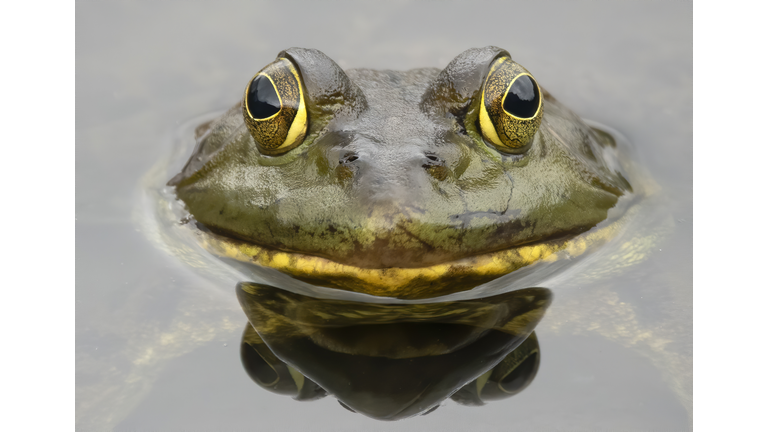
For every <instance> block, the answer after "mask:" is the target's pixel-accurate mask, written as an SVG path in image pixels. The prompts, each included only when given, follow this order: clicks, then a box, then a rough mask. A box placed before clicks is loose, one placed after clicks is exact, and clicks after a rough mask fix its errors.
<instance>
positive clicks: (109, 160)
mask: <svg viewBox="0 0 768 432" xmlns="http://www.w3.org/2000/svg"><path fill="white" fill-rule="evenodd" d="M76 8H77V10H76V13H77V16H76V68H77V71H76V73H77V75H76V158H77V165H76V170H77V171H76V188H77V190H76V211H77V225H76V229H77V231H76V241H77V250H76V264H77V274H76V302H77V306H76V314H77V322H76V356H77V357H76V359H77V366H76V367H77V371H76V373H77V375H76V380H77V381H76V386H77V389H76V407H77V408H76V409H77V412H76V421H77V427H78V429H79V430H111V429H115V430H121V431H122V430H235V429H237V430H240V429H262V428H264V429H268V430H299V429H309V430H360V429H365V430H390V429H406V430H424V429H430V430H437V429H440V430H470V429H471V430H510V429H515V428H518V429H521V430H531V429H535V430H595V429H605V430H619V429H620V430H651V429H652V430H681V429H686V428H688V427H689V424H690V423H689V422H690V420H689V418H690V413H691V401H690V398H691V390H692V389H691V380H690V377H689V375H690V362H691V349H690V344H691V334H692V330H691V324H690V314H691V307H690V300H691V299H690V297H691V290H692V283H691V266H692V260H691V237H692V235H691V221H692V202H691V188H692V103H691V101H692V84H691V82H692V58H691V57H692V56H691V49H692V48H691V46H692V18H691V15H692V11H691V4H690V3H688V2H653V1H642V2H596V1H590V2H572V1H569V2H538V3H530V4H523V3H517V2H491V1H488V2H481V1H474V2H437V1H423V2H389V3H387V4H386V5H384V4H383V3H352V2H306V3H305V2H290V1H282V2H216V3H213V2H211V3H198V2H194V3H192V2H154V3H149V2H147V3H102V2H88V1H79V2H77V5H76ZM485 45H497V46H500V47H502V48H505V49H507V50H508V51H510V53H512V56H513V58H514V59H515V60H516V61H517V62H519V63H520V64H522V65H524V66H525V67H526V68H527V69H528V70H530V71H531V72H532V74H533V75H534V76H536V78H537V80H538V81H539V82H540V83H541V84H542V86H544V87H545V88H547V89H548V90H549V91H550V92H551V93H552V94H553V95H554V96H555V97H557V98H558V99H559V100H561V101H562V102H563V103H564V104H566V105H567V106H569V107H570V108H572V109H573V110H575V111H576V112H577V113H578V114H580V115H582V116H583V117H586V118H589V119H592V120H596V121H599V122H601V123H604V124H606V125H609V126H611V127H613V128H615V129H617V130H619V131H621V132H622V133H623V134H625V135H626V136H627V137H628V138H629V140H630V141H631V142H632V143H633V144H634V145H635V146H636V148H637V153H638V156H637V157H638V160H640V161H641V162H642V163H643V164H644V165H645V166H647V168H648V169H649V171H650V173H651V175H652V176H653V177H654V178H655V179H656V181H657V182H658V183H659V185H660V186H661V188H662V190H663V191H664V194H665V195H666V196H667V197H668V201H667V203H666V204H665V207H664V208H662V209H660V211H662V212H666V213H668V214H669V215H670V216H671V217H672V218H674V220H675V221H676V224H675V229H674V231H673V232H672V234H671V235H670V236H669V238H668V239H667V243H665V245H664V247H663V248H660V249H661V250H659V251H658V253H656V254H655V255H654V256H652V257H650V258H649V259H648V260H646V261H645V262H644V263H643V264H641V265H640V266H638V267H637V268H635V269H633V270H632V272H631V273H630V274H628V275H624V276H622V279H621V280H614V281H611V286H610V288H606V286H580V287H578V288H579V290H580V291H576V290H571V291H567V290H566V291H563V292H556V303H555V304H554V305H553V307H552V309H551V310H550V311H549V312H548V314H547V316H546V317H545V319H544V321H543V322H542V324H541V325H540V326H539V328H538V329H537V334H538V335H539V341H540V343H541V346H542V364H541V368H540V370H539V373H538V375H537V377H536V380H535V381H534V382H533V383H532V384H531V386H530V387H529V388H528V389H526V390H525V391H524V392H523V393H521V394H519V395H517V396H515V397H513V398H511V399H508V400H505V401H499V402H496V403H491V404H489V405H487V406H484V407H480V408H469V407H462V406H458V405H456V404H454V403H452V402H446V403H445V404H444V406H442V407H441V408H440V409H438V410H437V411H436V412H434V413H432V414H430V415H429V416H425V417H420V418H415V419H409V420H405V421H401V422H396V423H381V422H376V421H373V420H369V419H367V418H365V417H362V416H360V415H356V414H353V413H350V412H348V411H346V410H344V409H343V408H341V407H340V406H338V404H337V403H336V402H335V401H334V400H333V398H332V397H328V398H326V399H323V400H321V401H317V402H311V403H299V402H295V401H293V400H291V399H290V398H286V397H281V396H276V395H273V394H270V393H267V392H266V391H264V390H262V389H260V388H259V387H258V386H256V385H255V384H253V383H252V382H251V381H250V380H249V379H248V377H247V376H246V375H245V372H244V371H243V370H242V367H241V366H240V360H239V356H238V352H237V350H238V348H237V347H238V345H239V340H240V334H241V332H242V329H243V326H244V325H245V323H246V320H245V317H244V315H243V313H242V311H241V310H240V308H239V306H238V305H237V302H236V299H235V298H234V295H233V286H232V285H228V286H217V285H216V284H215V283H212V282H211V281H210V280H207V279H204V278H200V277H199V276H198V274H197V273H195V272H193V271H190V269H189V268H188V266H186V265H184V264H183V263H180V262H178V260H176V259H174V257H172V256H169V255H168V254H167V253H165V252H164V251H162V250H160V249H158V248H157V247H156V245H155V244H153V242H152V241H151V239H148V236H147V233H146V232H143V230H142V228H141V227H140V226H138V225H137V222H136V214H137V212H140V209H138V210H137V208H138V207H140V206H141V205H142V203H141V201H140V200H139V199H137V196H139V195H140V193H141V192H140V190H139V182H140V178H141V177H142V176H143V175H144V173H146V172H147V171H148V170H149V169H150V168H151V167H152V166H153V165H154V164H155V163H156V162H157V161H158V160H160V159H162V158H164V157H166V156H167V153H168V152H169V147H170V146H171V144H170V143H171V141H172V138H173V136H174V134H175V133H177V132H178V130H179V127H180V125H181V124H182V123H184V122H187V121H189V120H190V119H192V118H194V117H196V116H199V115H201V114H205V113H209V112H212V111H216V110H220V109H224V108H227V107H229V106H231V105H232V104H234V103H235V102H236V101H237V100H238V98H239V97H240V96H241V94H242V89H243V87H244V85H245V83H246V81H247V79H248V78H250V77H251V76H252V75H253V74H254V73H255V72H256V71H258V70H259V69H260V68H261V67H263V66H264V65H265V64H267V63H269V62H270V61H272V59H273V58H274V56H275V55H276V54H277V53H278V52H279V51H280V50H281V49H283V48H287V47H290V46H303V47H309V48H318V49H320V50H322V51H323V52H325V53H326V54H327V55H328V56H330V57H331V58H333V59H335V60H336V61H337V62H338V63H339V64H340V65H341V66H342V67H343V68H355V67H367V68H379V69H381V68H386V69H408V68H414V67H426V66H432V67H444V66H445V65H446V64H447V63H448V62H449V61H450V60H451V59H452V58H453V57H455V56H456V55H458V54H459V53H461V52H462V51H463V50H465V49H467V48H470V47H479V46H485ZM610 296H615V297H616V298H615V299H614V300H615V302H614V303H616V304H621V305H629V306H627V307H630V308H631V310H630V311H629V312H627V313H626V314H624V315H621V316H619V315H620V314H618V313H616V314H613V315H612V314H610V313H609V314H603V315H600V314H601V313H602V312H600V311H601V310H597V311H596V312H595V314H594V315H593V316H586V317H584V316H582V318H581V322H575V323H574V322H571V321H570V318H568V317H570V316H572V312H573V309H574V308H576V307H586V306H588V305H590V304H592V303H594V302H593V301H592V300H593V299H595V298H600V299H601V301H602V300H605V301H607V302H608V303H610V301H613V300H610V299H608V297H610ZM606 299H608V300H606ZM619 309H621V308H620V307H619V306H617V307H616V310H619ZM602 311H603V312H605V310H602ZM569 314H571V315H569ZM627 317H629V318H627ZM593 322H594V323H597V324H595V325H592V323H593ZM606 323H608V324H609V325H610V326H612V327H611V328H612V329H613V330H611V331H607V330H605V328H606ZM595 329H597V330H595ZM600 329H603V330H600Z"/></svg>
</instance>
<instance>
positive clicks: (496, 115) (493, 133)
mask: <svg viewBox="0 0 768 432" xmlns="http://www.w3.org/2000/svg"><path fill="white" fill-rule="evenodd" d="M541 112H542V111H541V90H540V89H539V85H538V84H537V83H536V80H535V79H534V78H533V76H532V75H531V74H530V73H529V72H528V71H527V70H526V69H525V68H524V67H522V66H520V65H519V64H517V63H515V62H513V61H512V59H510V58H509V57H501V58H499V59H497V60H496V61H494V62H493V64H492V65H491V69H490V71H489V72H488V77H487V78H486V79H485V85H484V86H483V100H482V103H481V104H480V130H481V131H482V133H483V137H485V139H486V140H487V141H489V142H490V143H491V144H493V145H494V146H495V147H496V148H498V149H499V150H501V151H503V152H506V153H522V152H524V151H525V150H527V149H528V145H529V144H530V143H531V142H532V141H533V136H534V135H536V132H537V131H538V130H539V125H540V124H541V116H542V114H541Z"/></svg>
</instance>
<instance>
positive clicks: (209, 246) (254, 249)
mask: <svg viewBox="0 0 768 432" xmlns="http://www.w3.org/2000/svg"><path fill="white" fill-rule="evenodd" d="M627 216H629V212H628V213H627V214H625V215H624V216H623V217H621V218H620V219H618V220H614V221H612V222H610V223H606V224H605V225H603V224H600V225H598V226H597V227H595V228H593V229H592V230H590V231H588V232H586V233H584V234H582V235H579V236H576V237H572V238H568V239H559V240H552V241H543V242H540V243H532V244H527V245H523V246H518V247H513V248H509V249H505V250H500V251H495V252H489V253H484V254H479V255H474V256H469V257H465V258H461V259H456V260H452V261H446V262H443V263H439V264H434V265H429V266H424V267H409V268H405V267H389V268H363V267H357V266H354V265H349V264H344V263H340V262H337V261H334V260H331V259H328V258H324V257H320V256H315V255H308V254H304V253H300V252H287V251H283V250H276V249H271V248H268V247H264V246H260V245H257V244H254V243H250V242H247V241H243V240H239V239H234V238H230V237H225V236H222V235H219V234H215V233H213V232H211V231H208V230H205V231H201V232H200V234H201V235H200V243H201V246H202V247H203V248H204V249H206V250H207V251H208V252H210V253H212V254H214V255H217V256H219V257H222V258H229V259H234V260H237V261H240V262H244V263H249V264H254V265H257V266H261V267H267V268H273V269H276V270H278V271H280V272H282V273H285V274H287V275H290V276H292V277H294V278H296V279H298V280H301V281H304V282H307V283H310V284H312V285H315V286H322V287H327V288H336V289H341V290H346V291H352V292H358V293H364V294H369V295H374V296H380V297H394V298H400V299H414V300H415V299H423V298H431V297H439V296H443V295H448V294H452V293H455V292H460V291H466V290H469V289H472V288H474V287H476V286H478V285H480V284H482V283H485V282H489V281H491V280H493V279H496V278H498V277H500V276H503V275H505V274H508V273H511V272H513V271H515V270H518V269H520V268H523V267H526V266H529V265H531V264H534V263H537V262H554V261H557V260H559V259H561V258H563V257H577V256H579V255H582V254H584V253H585V252H587V251H589V250H592V249H595V248H599V247H600V246H601V245H602V244H605V243H606V242H608V241H609V240H610V239H612V238H613V237H614V236H615V235H616V233H617V232H618V231H619V230H620V229H621V228H622V227H623V225H624V223H625V221H626V219H627ZM606 222H607V221H606ZM601 225H602V226H601Z"/></svg>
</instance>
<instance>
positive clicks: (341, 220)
mask: <svg viewBox="0 0 768 432" xmlns="http://www.w3.org/2000/svg"><path fill="white" fill-rule="evenodd" d="M500 56H509V54H508V53H507V52H506V51H503V50H501V49H499V48H496V47H486V48H481V49H471V50H468V51H466V52H464V53H462V54H461V55H459V56H458V57H457V58H456V59H454V60H453V61H452V62H451V63H450V64H449V65H448V66H447V67H446V68H445V69H444V70H442V71H440V70H438V69H414V70H410V71H406V72H395V71H373V70H366V69H356V70H350V71H347V72H346V73H345V72H343V71H342V70H341V69H340V68H339V67H338V66H337V65H336V64H335V63H334V62H333V61H332V60H331V59H329V58H328V57H326V56H325V55H324V54H322V53H321V52H319V51H317V50H307V49H301V48H292V49H289V50H286V51H284V52H282V53H280V54H279V55H278V58H279V57H286V58H288V59H290V60H291V61H292V62H294V64H295V65H296V66H297V68H298V70H299V73H300V75H301V79H302V82H303V85H304V88H305V96H306V98H305V99H306V101H305V103H306V105H307V112H308V116H309V129H308V131H307V136H306V138H305V140H304V142H303V143H302V144H301V145H299V146H298V147H296V148H294V149H293V150H290V151H288V152H287V153H285V154H283V155H279V156H266V155H262V154H261V153H259V151H258V149H257V145H256V143H255V141H254V139H253V137H252V136H251V135H250V134H249V132H248V130H247V128H246V127H245V125H244V123H243V117H242V111H241V105H240V104H238V105H237V106H235V107H233V108H232V109H231V110H230V111H229V112H227V113H226V114H224V116H222V117H221V118H220V119H218V120H216V121H214V122H213V123H212V124H211V125H210V127H209V128H208V130H207V131H206V132H205V133H204V134H203V136H201V137H200V140H199V143H198V147H197V148H196V150H195V153H194V154H193V155H192V157H191V159H190V161H189V162H188V164H187V166H186V167H185V168H184V170H183V171H182V172H181V173H180V174H179V175H177V176H176V177H175V178H174V179H173V180H172V181H171V184H175V185H176V187H177V189H176V190H177V195H178V197H179V198H180V199H181V200H183V201H184V203H185V204H186V206H187V208H188V209H189V211H190V213H191V214H192V215H193V216H194V217H195V219H196V220H197V221H198V222H200V223H201V224H203V225H205V226H206V227H208V228H209V229H211V230H212V231H214V232H217V233H220V234H225V235H227V236H230V237H234V238H237V239H241V240H245V241H248V242H252V243H255V244H258V245H261V246H265V247H268V248H272V249H277V250H283V251H293V252H301V253H304V254H308V255H316V256H320V257H325V258H328V259H331V260H334V261H337V262H340V263H344V264H349V265H353V266H357V267H362V268H389V267H409V268H410V267H425V266H429V265H434V264H438V263H442V262H447V261H452V260H457V259H460V258H464V257H467V256H473V255H478V254H482V253H487V252H492V251H498V250H504V249H509V248H514V247H517V246H520V245H524V244H530V243H535V242H542V241H548V240H554V239H562V238H567V237H569V236H573V235H576V234H578V233H581V232H584V231H586V230H588V229H590V228H592V227H593V226H595V225H596V224H597V223H598V222H600V221H602V220H604V219H605V218H606V215H607V211H608V209H610V208H611V207H613V206H614V205H615V204H616V202H617V199H618V197H619V196H621V195H622V194H624V193H626V192H628V191H629V190H630V186H629V184H628V183H627V182H626V180H625V179H624V177H623V176H622V175H621V174H620V167H619V166H618V165H617V163H616V162H614V161H615V158H614V157H613V152H614V149H613V148H612V145H613V144H612V142H609V141H607V140H605V139H603V138H602V137H601V136H599V135H597V134H595V133H594V131H593V130H592V129H591V128H589V127H588V126H587V125H586V124H584V123H583V121H582V120H581V119H579V118H578V117H577V116H576V115H574V114H573V113H572V112H571V111H569V110H568V109H567V108H565V107H563V106H562V105H561V104H560V103H558V102H557V101H556V100H555V99H554V98H553V97H552V96H551V95H549V93H548V92H546V90H543V89H542V97H543V107H542V108H543V112H544V114H543V119H542V122H541V126H540V128H539V130H538V132H537V133H536V135H535V136H534V139H533V141H532V143H531V145H530V147H529V148H528V150H527V151H526V152H525V153H524V154H521V155H509V154H505V153H503V152H500V151H498V150H496V149H495V148H493V146H491V145H489V144H487V143H486V142H485V141H484V140H483V138H482V135H481V133H480V130H479V126H478V113H479V107H480V100H481V90H482V86H483V83H484V82H485V78H486V76H487V74H488V70H489V67H490V65H491V64H492V62H493V61H494V59H496V58H498V57H500Z"/></svg>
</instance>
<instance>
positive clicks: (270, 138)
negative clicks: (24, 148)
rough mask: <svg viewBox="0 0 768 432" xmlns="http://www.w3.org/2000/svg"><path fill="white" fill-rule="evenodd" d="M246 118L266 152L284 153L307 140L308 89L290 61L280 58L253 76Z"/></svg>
mask: <svg viewBox="0 0 768 432" xmlns="http://www.w3.org/2000/svg"><path fill="white" fill-rule="evenodd" d="M243 117H244V118H245V125H246V126H247V127H248V130H249V131H250V132H251V136H253V139H254V140H255V141H256V146H257V147H258V148H259V151H260V152H261V153H263V154H266V155H279V154H283V153H285V152H287V151H288V150H290V149H292V148H294V147H296V146H298V145H299V144H301V143H302V142H303V141H304V137H305V136H306V135H307V126H308V124H309V119H308V118H307V108H306V105H305V104H304V90H303V86H302V84H301V76H300V75H299V72H298V71H297V70H296V67H295V66H294V65H293V63H291V61H290V60H288V59H286V58H279V59H277V60H276V61H275V62H273V63H271V64H269V65H267V67H265V68H264V69H262V70H261V71H259V73H258V74H256V76H255V77H253V79H251V81H250V82H249V83H248V85H247V86H246V87H245V96H244V97H243Z"/></svg>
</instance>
